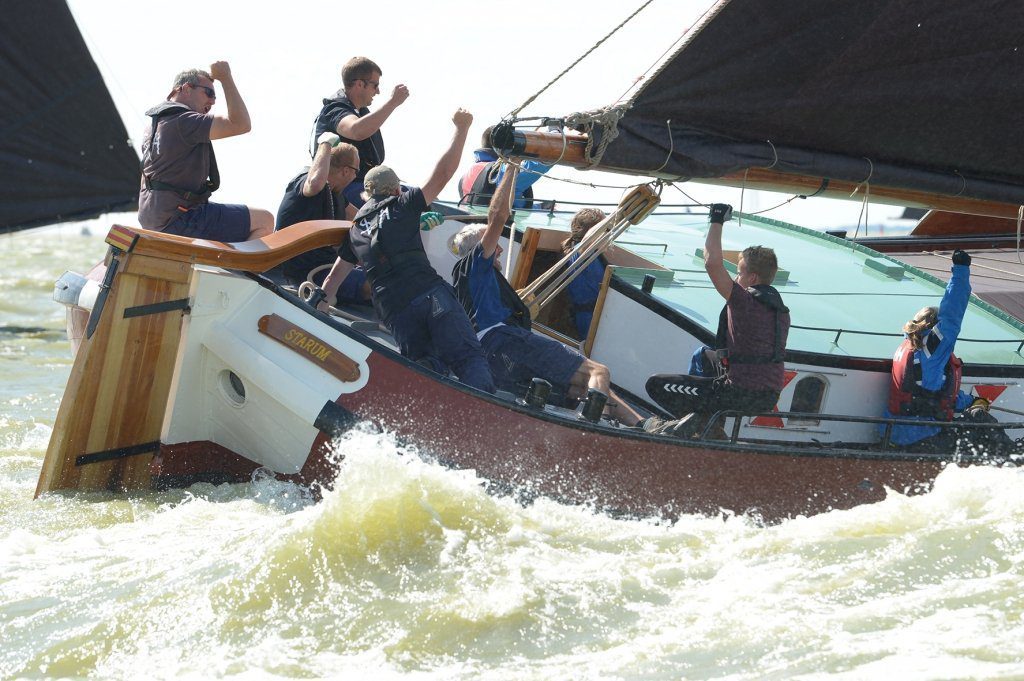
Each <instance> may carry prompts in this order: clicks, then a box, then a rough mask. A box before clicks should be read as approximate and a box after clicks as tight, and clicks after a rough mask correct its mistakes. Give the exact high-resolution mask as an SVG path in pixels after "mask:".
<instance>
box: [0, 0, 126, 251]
mask: <svg viewBox="0 0 1024 681" xmlns="http://www.w3.org/2000/svg"><path fill="white" fill-rule="evenodd" d="M0 36H2V40H0V101H2V102H3V106H2V107H0V233H3V232H11V231H15V230H18V229H24V228H26V227H34V226H37V225H44V224H49V223H54V222H61V221H65V220H72V219H84V218H90V217H95V216H97V215H100V214H101V213H105V212H111V211H119V210H136V209H137V207H138V191H139V157H138V155H137V154H136V153H135V150H134V149H133V148H132V146H131V144H130V143H129V141H128V133H127V132H126V131H125V127H124V123H123V122H122V121H121V118H120V117H119V116H118V113H117V110H116V109H115V108H114V102H113V100H112V99H111V98H110V93H109V92H108V91H107V88H106V85H105V84H104V83H103V78H102V77H101V76H100V72H99V69H97V68H96V63H95V62H94V61H93V59H92V57H91V56H90V54H89V50H88V49H87V48H86V46H85V42H84V41H83V39H82V35H81V33H79V31H78V27H77V26H76V25H75V20H74V18H73V17H72V16H71V11H70V10H69V9H68V6H67V4H66V3H65V2H64V1H63V0H6V1H5V2H4V3H3V12H2V16H0Z"/></svg>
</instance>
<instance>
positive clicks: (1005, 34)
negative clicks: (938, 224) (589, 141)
mask: <svg viewBox="0 0 1024 681" xmlns="http://www.w3.org/2000/svg"><path fill="white" fill-rule="evenodd" d="M1021 26H1024V3H1021V2H1019V1H1016V0H1001V1H1000V0H978V1H976V2H969V3H957V2H949V1H948V0H858V1H857V2H822V1H821V0H772V1H770V2H766V1H764V0H732V1H731V2H728V3H724V4H723V6H721V7H720V11H719V13H718V14H717V16H714V17H713V18H712V19H711V20H710V21H709V22H708V23H707V24H706V25H705V26H704V27H703V28H702V29H701V30H700V31H699V33H697V34H696V35H695V36H694V37H693V38H692V40H691V41H690V43H689V44H688V45H686V46H685V47H684V48H682V49H681V50H680V51H679V52H678V53H677V54H676V55H675V56H674V57H673V58H672V59H671V60H670V62H669V63H668V64H667V65H666V66H665V67H664V68H663V70H662V71H661V72H660V73H658V74H657V75H656V76H655V77H653V78H652V79H651V80H650V82H648V83H647V84H646V86H645V87H644V88H643V89H642V90H641V91H640V92H639V94H638V95H637V97H636V98H635V100H634V102H633V106H632V108H631V109H630V110H629V111H627V112H626V114H625V115H624V116H623V118H622V119H621V120H620V121H619V122H618V137H617V138H616V139H614V141H612V142H611V143H610V144H609V145H608V147H607V150H606V151H605V153H604V156H603V158H601V160H600V165H601V166H602V167H606V168H609V169H619V170H625V171H627V172H634V173H637V174H656V175H658V176H661V177H680V178H709V177H720V176H722V175H725V174H728V173H735V172H737V171H740V172H741V171H743V170H744V169H747V168H771V169H773V170H774V171H779V172H783V173H793V174H798V175H805V176H814V177H820V178H833V179H836V180H846V181H851V182H862V181H864V180H870V182H871V183H872V184H875V183H877V184H879V185H888V186H892V187H898V188H906V189H911V190H921V191H928V192H937V193H941V194H946V195H954V196H969V197H974V198H980V199H988V200H994V201H1005V202H1009V203H1016V204H1021V203H1024V164H1022V163H1021V162H1020V150H1021V149H1022V148H1024V126H1022V125H1021V124H1020V120H1019V119H1020V110H1021V107H1022V105H1024V79H1021V77H1020V74H1021V73H1024V33H1022V32H1021ZM668 121H671V135H670V134H669V124H668V123H667V122H668ZM599 134H600V133H599ZM769 141H770V143H769ZM670 151H671V152H672V153H671V154H670Z"/></svg>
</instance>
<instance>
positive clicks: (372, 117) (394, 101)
mask: <svg viewBox="0 0 1024 681" xmlns="http://www.w3.org/2000/svg"><path fill="white" fill-rule="evenodd" d="M408 98H409V89H408V88H407V87H405V86H404V85H401V84H399V85H396V86H395V89H394V90H393V91H392V92H391V98H390V99H388V101H386V102H384V106H382V107H380V108H379V109H377V110H376V111H373V112H371V113H368V114H366V115H365V116H345V117H344V118H342V119H341V120H340V121H338V130H337V133H338V134H339V135H341V136H342V137H345V138H348V139H350V140H355V141H356V142H358V141H360V140H364V139H366V138H367V137H369V136H370V135H372V134H373V133H375V132H377V131H378V130H380V126H382V125H384V121H386V120H387V119H388V117H389V116H390V115H391V114H392V113H394V111H395V109H397V108H398V107H399V106H401V105H402V103H403V102H404V101H405V100H407V99H408Z"/></svg>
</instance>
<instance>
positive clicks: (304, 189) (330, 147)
mask: <svg viewBox="0 0 1024 681" xmlns="http://www.w3.org/2000/svg"><path fill="white" fill-rule="evenodd" d="M358 170H359V151H358V150H357V149H356V148H355V147H354V146H352V145H351V144H346V143H345V142H342V141H341V138H339V137H338V135H336V134H335V133H333V132H325V133H322V134H321V135H320V138H319V140H318V143H317V150H316V155H315V156H313V164H312V165H311V166H310V167H309V168H308V169H307V170H306V171H305V172H303V173H299V174H298V175H296V176H295V177H294V178H292V180H291V181H290V182H289V183H288V186H287V187H286V188H285V191H284V198H282V199H281V206H280V207H279V208H278V209H277V225H276V226H275V227H274V229H275V231H280V230H282V229H285V228H287V227H290V226H291V225H294V224H297V223H299V222H305V221H307V220H351V219H352V218H354V217H355V215H356V209H355V207H353V206H352V205H350V204H349V203H348V201H347V200H346V199H345V196H344V190H345V188H346V187H347V186H348V185H349V184H350V183H351V182H352V180H353V178H355V176H356V173H357V171H358ZM336 255H337V251H336V250H335V249H334V248H328V247H326V246H325V247H323V248H317V249H314V250H312V251H308V252H306V253H303V254H302V255H298V256H296V257H294V258H292V259H291V260H288V261H286V262H284V263H282V265H281V270H282V273H283V274H284V276H285V278H286V279H287V280H288V281H289V283H292V284H301V283H302V282H303V281H306V279H308V278H309V273H310V272H311V271H312V270H315V269H317V268H318V267H322V266H324V265H332V264H333V263H334V260H335V257H336ZM326 274H327V272H326V270H325V271H324V272H323V274H321V275H319V276H318V277H317V278H316V279H314V280H313V281H317V282H320V281H323V278H324V276H325V275H326Z"/></svg>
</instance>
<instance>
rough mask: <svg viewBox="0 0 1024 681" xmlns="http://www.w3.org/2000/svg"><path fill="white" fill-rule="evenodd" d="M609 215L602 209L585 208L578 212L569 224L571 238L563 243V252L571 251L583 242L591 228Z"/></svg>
mask: <svg viewBox="0 0 1024 681" xmlns="http://www.w3.org/2000/svg"><path fill="white" fill-rule="evenodd" d="M606 217H608V216H607V215H605V213H604V211H603V210H601V209H600V208H583V209H581V210H578V211H576V214H575V215H573V216H572V222H570V223H569V230H570V234H569V238H568V239H566V240H565V241H563V242H562V250H563V251H569V250H571V249H572V247H573V246H575V245H576V244H578V243H579V242H581V241H583V237H585V236H586V235H587V232H588V231H590V228H591V227H593V226H594V225H596V224H597V223H599V222H601V220H604V219H605V218H606Z"/></svg>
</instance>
